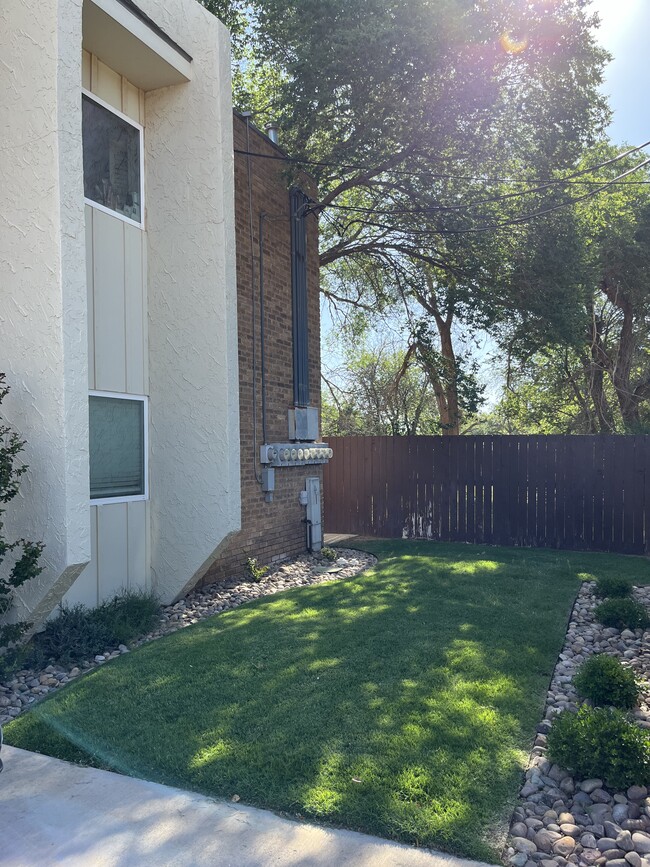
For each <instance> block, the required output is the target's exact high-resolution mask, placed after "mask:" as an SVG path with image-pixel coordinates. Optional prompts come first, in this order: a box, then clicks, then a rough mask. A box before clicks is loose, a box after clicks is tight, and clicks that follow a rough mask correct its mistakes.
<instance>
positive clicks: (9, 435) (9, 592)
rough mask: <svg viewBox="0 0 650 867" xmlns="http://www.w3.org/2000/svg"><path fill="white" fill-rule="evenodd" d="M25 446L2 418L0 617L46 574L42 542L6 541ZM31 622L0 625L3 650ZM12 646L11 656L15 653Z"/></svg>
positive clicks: (2, 389) (3, 389) (0, 385)
mask: <svg viewBox="0 0 650 867" xmlns="http://www.w3.org/2000/svg"><path fill="white" fill-rule="evenodd" d="M8 394H9V386H7V385H5V375H4V373H0V404H1V403H2V401H3V400H4V399H5V397H6V396H7V395H8ZM24 446H25V441H24V440H21V439H20V437H19V436H18V434H17V433H16V432H15V431H14V430H13V429H12V428H10V427H9V426H8V425H5V424H3V423H2V418H1V417H0V565H2V563H3V561H4V560H5V558H6V557H7V556H9V557H10V558H11V560H12V561H13V562H12V565H11V568H7V567H5V569H4V570H3V571H4V572H5V574H3V575H0V617H1V616H3V615H4V614H7V612H8V611H9V609H10V608H11V606H12V604H13V597H14V593H15V591H16V590H17V588H18V587H20V586H21V585H22V584H24V583H25V582H26V581H29V580H30V578H35V577H36V576H37V575H40V574H41V572H42V571H43V567H42V566H41V565H40V558H41V554H42V552H43V548H44V547H45V546H44V545H43V543H42V542H30V541H28V540H27V539H14V540H10V539H6V538H5V537H4V536H3V520H2V516H3V515H4V513H5V511H6V509H4V508H3V506H4V505H5V503H9V502H11V500H13V499H14V497H15V496H17V494H18V491H19V489H20V479H21V477H22V476H23V475H24V474H25V473H26V472H27V470H28V467H27V464H22V463H20V454H21V452H22V451H23V448H24ZM29 626H30V624H29V623H5V624H3V625H0V648H2V649H3V650H5V649H6V648H7V647H8V646H10V645H12V644H14V642H17V641H19V639H20V637H21V636H22V635H23V633H24V632H25V630H26V629H27V628H28V627H29ZM13 650H14V648H11V647H9V654H8V657H12V656H14V655H15V654H14V653H13V652H12V651H13ZM10 664H11V663H10V661H9V658H8V659H6V660H4V661H3V663H2V666H3V669H4V668H5V667H8V666H9V665H10Z"/></svg>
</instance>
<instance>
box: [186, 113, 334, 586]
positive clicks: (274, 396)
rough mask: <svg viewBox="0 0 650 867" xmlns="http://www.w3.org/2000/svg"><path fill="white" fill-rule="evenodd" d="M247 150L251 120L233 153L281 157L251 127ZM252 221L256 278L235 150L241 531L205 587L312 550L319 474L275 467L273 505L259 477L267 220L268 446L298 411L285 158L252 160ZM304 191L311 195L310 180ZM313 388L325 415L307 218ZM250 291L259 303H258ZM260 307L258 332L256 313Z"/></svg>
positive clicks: (241, 161)
mask: <svg viewBox="0 0 650 867" xmlns="http://www.w3.org/2000/svg"><path fill="white" fill-rule="evenodd" d="M249 134H250V148H247V130H246V123H245V121H244V120H242V119H241V118H240V117H238V116H237V115H235V117H234V147H235V151H237V150H243V151H245V150H247V149H250V150H251V151H254V152H255V153H263V154H268V155H269V156H279V155H281V154H282V152H281V151H280V150H279V149H278V148H276V147H275V146H274V145H273V144H272V143H271V142H270V141H269V140H268V139H267V137H266V136H264V135H262V134H260V133H259V132H257V131H256V130H255V129H254V128H253V127H251V128H250V133H249ZM250 167H251V177H252V216H253V220H252V223H253V256H252V259H253V264H252V267H253V270H254V287H253V285H252V283H253V275H252V273H251V239H250V211H249V186H248V166H247V158H246V157H245V156H243V155H241V154H238V153H235V233H236V243H237V320H238V337H239V390H240V393H239V413H240V419H239V423H240V430H241V495H242V530H241V532H239V533H237V534H236V536H234V537H233V538H232V539H231V540H230V541H229V542H228V544H227V546H226V548H225V550H224V551H223V553H222V555H221V556H220V557H219V559H218V560H217V561H216V563H215V564H214V565H213V566H212V567H211V569H210V570H209V571H208V572H207V573H206V575H205V576H204V578H203V580H202V582H201V583H203V584H206V583H209V582H210V581H215V580H217V579H219V578H223V577H227V576H228V575H233V574H237V573H241V572H242V571H243V569H244V567H245V565H246V559H247V558H248V557H256V558H257V560H258V562H259V563H260V564H268V563H271V562H273V561H274V560H277V559H279V558H283V557H290V556H295V555H296V554H299V553H301V552H303V551H305V550H306V530H305V526H306V525H305V524H304V523H303V518H304V517H305V514H306V510H305V507H304V506H301V505H300V504H299V502H298V495H299V492H300V491H301V490H304V488H305V479H306V478H307V477H308V476H319V477H320V479H321V487H322V467H321V466H306V467H284V468H282V467H278V468H276V470H275V492H274V494H273V502H271V503H267V502H265V499H264V493H263V492H262V489H261V486H260V484H259V483H258V482H257V480H256V472H257V473H258V474H259V473H260V469H261V468H260V464H259V446H260V445H261V444H262V442H263V439H262V379H261V343H260V307H259V300H260V299H259V217H260V213H262V212H264V213H266V214H267V215H268V217H267V218H266V219H265V222H264V290H265V291H264V294H265V330H266V337H265V343H266V348H265V362H266V432H267V436H266V439H267V441H268V442H286V441H287V439H288V427H287V411H288V410H289V409H290V408H291V407H292V406H293V367H292V363H293V362H292V359H293V355H292V334H291V227H290V223H289V181H288V178H287V163H285V162H283V161H282V160H272V159H260V158H254V157H253V158H251V161H250ZM298 185H299V186H300V187H301V188H302V189H303V190H304V192H306V193H307V194H308V195H310V194H311V195H313V194H314V189H313V183H312V182H311V181H310V179H309V178H308V177H306V176H305V177H303V178H301V179H300V181H299V183H298ZM307 251H308V309H309V387H310V399H311V404H312V405H313V406H318V407H319V408H320V318H319V282H318V281H319V272H318V225H317V219H316V217H314V216H310V217H307ZM253 294H254V298H253ZM253 304H255V318H256V323H255V335H253V327H252V311H253ZM253 340H255V345H256V352H257V376H256V381H255V383H253ZM253 388H255V394H256V400H257V413H256V415H257V455H256V454H255V449H254V444H253Z"/></svg>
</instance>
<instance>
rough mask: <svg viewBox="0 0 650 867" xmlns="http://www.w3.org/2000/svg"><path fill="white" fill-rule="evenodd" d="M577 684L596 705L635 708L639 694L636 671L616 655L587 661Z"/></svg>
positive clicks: (601, 656) (601, 655) (576, 679)
mask: <svg viewBox="0 0 650 867" xmlns="http://www.w3.org/2000/svg"><path fill="white" fill-rule="evenodd" d="M573 684H574V686H575V688H576V689H577V690H578V692H579V693H580V695H581V696H583V697H584V698H588V699H590V700H591V701H592V702H593V703H594V704H596V705H613V706H614V707H620V708H623V709H628V708H632V707H634V705H635V704H636V702H637V698H638V696H639V687H638V686H637V682H636V680H635V679H634V674H633V672H632V671H630V669H629V668H624V667H623V665H621V662H620V660H618V659H617V658H616V657H614V656H607V655H606V654H604V653H599V654H598V655H597V656H592V657H591V658H590V659H588V660H587V661H586V662H584V663H583V664H582V665H581V666H580V669H579V671H578V673H577V674H576V676H575V678H574V680H573Z"/></svg>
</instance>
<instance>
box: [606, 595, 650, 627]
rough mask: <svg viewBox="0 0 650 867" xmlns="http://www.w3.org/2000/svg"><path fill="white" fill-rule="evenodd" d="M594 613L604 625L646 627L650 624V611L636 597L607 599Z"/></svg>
mask: <svg viewBox="0 0 650 867" xmlns="http://www.w3.org/2000/svg"><path fill="white" fill-rule="evenodd" d="M594 614H595V617H596V620H597V621H598V622H599V623H602V624H603V626H614V627H615V628H616V629H646V627H648V626H650V618H649V617H648V612H647V611H646V610H645V608H644V607H643V605H641V603H640V602H636V601H635V600H634V599H607V600H606V601H605V602H601V603H600V605H599V606H598V608H596V611H595V612H594Z"/></svg>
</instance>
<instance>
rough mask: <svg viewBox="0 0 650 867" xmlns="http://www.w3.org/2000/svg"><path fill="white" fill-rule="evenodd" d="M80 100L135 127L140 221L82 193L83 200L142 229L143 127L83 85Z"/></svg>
mask: <svg viewBox="0 0 650 867" xmlns="http://www.w3.org/2000/svg"><path fill="white" fill-rule="evenodd" d="M81 95H82V101H83V97H84V96H85V97H87V98H88V99H90V100H92V101H93V102H95V103H97V105H99V106H100V107H101V108H105V109H106V110H107V111H110V112H111V114H114V115H116V116H117V117H119V118H120V120H123V121H125V122H126V123H128V124H130V125H131V126H133V127H135V129H137V130H138V135H139V141H140V222H138V221H137V220H134V219H132V218H131V217H127V216H126V214H120V213H119V211H113V210H112V209H111V208H107V207H106V205H101V204H100V203H99V202H96V201H95V200H94V199H89V198H88V197H87V196H86V195H84V202H85V204H86V205H89V206H90V207H91V208H95V209H96V210H98V211H101V212H102V213H104V214H110V216H111V217H116V218H117V219H118V220H122V222H124V223H129V225H131V226H137V228H138V229H144V127H143V126H142V124H140V123H138V122H137V121H135V120H133V118H132V117H129V116H128V114H124V112H122V111H120V110H119V109H117V108H115V106H114V105H111V104H110V102H106V100H104V99H100V97H98V96H97V95H96V94H94V93H93V92H92V91H90V90H87V89H86V88H85V87H82V88H81ZM82 150H83V128H82Z"/></svg>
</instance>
